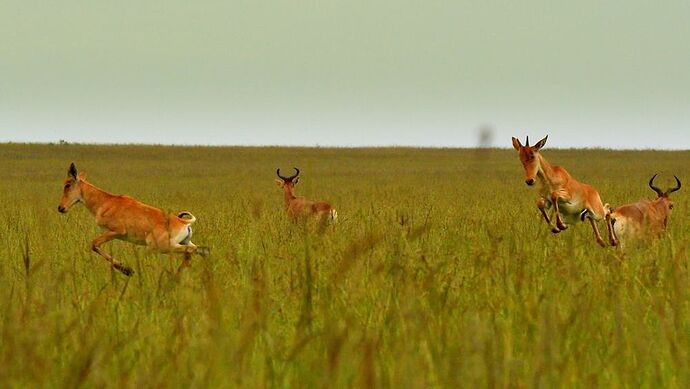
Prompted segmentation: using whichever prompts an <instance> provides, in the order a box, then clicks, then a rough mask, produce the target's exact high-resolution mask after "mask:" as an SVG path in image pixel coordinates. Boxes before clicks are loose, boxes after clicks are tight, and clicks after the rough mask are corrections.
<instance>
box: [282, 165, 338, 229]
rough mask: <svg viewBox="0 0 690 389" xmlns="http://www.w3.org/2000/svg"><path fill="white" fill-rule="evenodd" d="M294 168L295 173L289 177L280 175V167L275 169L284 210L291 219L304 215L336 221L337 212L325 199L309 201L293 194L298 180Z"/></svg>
mask: <svg viewBox="0 0 690 389" xmlns="http://www.w3.org/2000/svg"><path fill="white" fill-rule="evenodd" d="M294 169H295V174H294V175H292V176H290V177H283V176H281V175H280V169H278V170H276V174H277V175H278V178H279V179H276V184H278V187H280V188H282V189H283V192H284V193H285V210H286V211H287V214H288V216H290V218H292V219H293V220H295V219H299V218H302V217H306V216H314V217H316V218H318V219H319V220H321V221H326V220H331V221H336V219H337V218H338V212H336V211H335V208H333V206H332V205H331V204H329V203H327V202H325V201H311V200H307V199H306V198H304V197H297V196H295V185H297V183H298V182H299V177H298V176H299V169H297V168H294Z"/></svg>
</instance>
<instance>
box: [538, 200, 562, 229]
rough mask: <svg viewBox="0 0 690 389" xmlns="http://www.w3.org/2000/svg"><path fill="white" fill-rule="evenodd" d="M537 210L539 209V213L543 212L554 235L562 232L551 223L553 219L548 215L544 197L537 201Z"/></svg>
mask: <svg viewBox="0 0 690 389" xmlns="http://www.w3.org/2000/svg"><path fill="white" fill-rule="evenodd" d="M537 208H539V212H541V215H542V216H544V220H546V224H548V225H549V228H550V229H551V232H553V233H554V234H558V233H559V232H561V230H559V229H558V228H556V227H554V226H553V224H552V223H551V218H550V217H549V215H548V214H547V213H546V199H545V198H543V197H540V198H539V199H537Z"/></svg>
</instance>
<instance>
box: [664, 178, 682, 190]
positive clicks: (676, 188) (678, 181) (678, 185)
mask: <svg viewBox="0 0 690 389" xmlns="http://www.w3.org/2000/svg"><path fill="white" fill-rule="evenodd" d="M673 178H675V179H676V187H675V188H671V189H669V190H668V191H667V192H666V194H671V193H673V192H677V191H679V190H680V180H679V179H678V177H676V176H673Z"/></svg>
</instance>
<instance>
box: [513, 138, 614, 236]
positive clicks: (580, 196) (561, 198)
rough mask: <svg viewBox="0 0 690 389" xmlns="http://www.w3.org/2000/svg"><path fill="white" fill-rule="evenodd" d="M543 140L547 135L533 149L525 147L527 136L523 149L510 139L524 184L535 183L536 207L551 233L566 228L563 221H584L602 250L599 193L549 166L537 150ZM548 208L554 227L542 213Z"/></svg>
mask: <svg viewBox="0 0 690 389" xmlns="http://www.w3.org/2000/svg"><path fill="white" fill-rule="evenodd" d="M547 138H548V136H546V137H544V139H542V140H540V141H539V142H537V143H536V144H535V145H534V146H530V145H529V137H527V142H526V144H525V145H524V146H523V145H522V144H521V143H520V140H518V139H517V138H513V147H514V148H515V150H517V151H518V152H519V153H520V161H521V162H522V166H523V167H524V168H525V173H526V177H525V183H526V184H527V185H529V186H532V185H534V183H535V182H536V181H537V180H539V184H540V188H539V198H538V199H537V208H539V211H540V212H541V214H542V216H544V220H546V223H547V224H548V225H549V227H551V232H553V233H554V234H557V233H559V232H561V231H563V230H565V229H567V228H568V227H567V225H566V224H565V223H564V222H563V219H565V220H566V221H567V222H568V223H575V222H577V221H578V220H580V221H584V220H585V219H588V220H589V222H590V224H591V225H592V229H593V230H594V235H595V237H596V240H597V243H599V245H601V246H602V247H604V246H606V243H605V242H604V240H603V239H602V238H601V234H600V233H599V228H597V223H596V222H597V221H599V220H602V219H604V218H605V217H606V208H605V207H604V204H602V202H601V198H600V197H599V193H597V191H596V190H595V189H594V188H593V187H591V186H589V185H587V184H583V183H581V182H578V181H577V180H575V179H574V178H573V177H571V176H570V174H569V173H568V171H566V170H565V169H564V168H562V167H560V166H553V165H551V164H550V163H548V162H547V161H546V159H545V158H544V157H543V156H542V155H541V154H540V153H539V150H541V148H542V147H544V145H545V144H546V139H547ZM551 207H553V215H552V216H554V217H555V219H556V225H555V226H554V225H553V224H552V222H551V218H549V215H547V213H546V210H547V209H550V208H551ZM607 227H608V224H607Z"/></svg>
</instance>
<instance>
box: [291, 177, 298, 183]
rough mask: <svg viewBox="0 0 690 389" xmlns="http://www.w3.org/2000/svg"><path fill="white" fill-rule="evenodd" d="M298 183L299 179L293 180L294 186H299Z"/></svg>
mask: <svg viewBox="0 0 690 389" xmlns="http://www.w3.org/2000/svg"><path fill="white" fill-rule="evenodd" d="M298 182H299V177H297V178H295V179H294V180H292V185H297V183H298Z"/></svg>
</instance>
